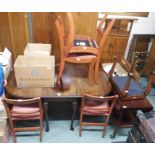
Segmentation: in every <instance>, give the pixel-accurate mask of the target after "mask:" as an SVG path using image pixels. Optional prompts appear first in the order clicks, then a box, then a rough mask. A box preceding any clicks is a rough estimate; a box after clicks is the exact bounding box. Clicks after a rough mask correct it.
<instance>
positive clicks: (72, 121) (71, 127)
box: [70, 101, 78, 131]
mask: <svg viewBox="0 0 155 155" xmlns="http://www.w3.org/2000/svg"><path fill="white" fill-rule="evenodd" d="M77 110H78V102H77V101H74V102H73V114H72V120H71V124H70V130H72V131H73V130H74V127H73V123H74V119H75V115H76V112H77Z"/></svg>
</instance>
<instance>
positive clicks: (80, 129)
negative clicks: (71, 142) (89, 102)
mask: <svg viewBox="0 0 155 155" xmlns="http://www.w3.org/2000/svg"><path fill="white" fill-rule="evenodd" d="M82 120H83V113H82V112H81V113H80V127H79V136H80V137H81V136H82Z"/></svg>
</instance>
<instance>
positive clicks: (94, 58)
mask: <svg viewBox="0 0 155 155" xmlns="http://www.w3.org/2000/svg"><path fill="white" fill-rule="evenodd" d="M67 16H68V21H69V31H68V33H67V34H65V33H64V25H63V22H62V18H61V17H60V16H57V19H56V21H55V25H56V28H57V31H58V36H59V43H60V53H61V60H60V65H59V73H58V76H57V82H56V83H59V82H60V80H61V77H62V74H63V70H64V66H65V62H69V63H77V64H90V65H89V71H88V77H89V79H90V81H91V83H96V82H97V81H98V70H99V61H100V57H101V49H102V48H103V47H104V45H105V43H106V40H107V37H108V34H109V33H110V30H111V28H112V26H113V24H114V22H115V19H112V20H111V22H110V24H109V25H108V27H107V28H106V30H105V32H104V33H103V32H100V33H101V34H102V35H103V37H102V39H101V41H100V44H99V46H98V45H97V43H96V41H95V40H94V39H90V38H89V37H87V39H86V37H83V36H79V35H76V36H75V34H74V22H73V17H72V15H71V13H67ZM106 17H107V15H106V16H105V17H104V18H103V20H102V21H101V23H102V24H103V23H104V22H105V19H106ZM101 26H102V25H101V24H99V27H98V28H97V32H98V31H100V30H101ZM97 32H96V34H97ZM76 38H78V39H81V40H82V39H86V40H88V41H89V43H90V42H91V41H94V42H95V45H96V47H93V46H92V44H91V43H90V46H89V47H88V46H87V47H84V46H73V42H74V39H76ZM81 53H82V54H84V55H85V58H84V59H83V58H78V54H81ZM71 54H76V55H77V57H76V56H75V57H72V56H70V55H71Z"/></svg>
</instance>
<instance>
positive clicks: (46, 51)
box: [24, 43, 51, 56]
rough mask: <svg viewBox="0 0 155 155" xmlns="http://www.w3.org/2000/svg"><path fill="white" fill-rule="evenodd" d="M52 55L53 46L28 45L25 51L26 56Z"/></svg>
mask: <svg viewBox="0 0 155 155" xmlns="http://www.w3.org/2000/svg"><path fill="white" fill-rule="evenodd" d="M50 53H51V44H42V43H28V44H27V46H26V48H25V50H24V55H25V56H33V55H38V56H39V55H40V56H41V55H50Z"/></svg>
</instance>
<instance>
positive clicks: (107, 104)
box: [79, 94, 118, 137]
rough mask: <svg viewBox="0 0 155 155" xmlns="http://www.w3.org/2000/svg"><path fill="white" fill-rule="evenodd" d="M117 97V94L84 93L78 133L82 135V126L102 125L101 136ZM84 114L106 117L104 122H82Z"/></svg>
mask: <svg viewBox="0 0 155 155" xmlns="http://www.w3.org/2000/svg"><path fill="white" fill-rule="evenodd" d="M117 98H118V96H117V95H115V96H107V97H103V96H93V95H88V94H84V96H83V98H82V103H81V108H80V128H79V135H80V136H81V135H82V126H103V127H104V129H103V134H102V137H104V134H105V131H106V127H107V126H108V123H109V119H110V116H111V113H112V110H113V107H114V105H115V103H116V100H117ZM84 115H93V116H103V117H106V119H105V122H84V121H83V118H84Z"/></svg>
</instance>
